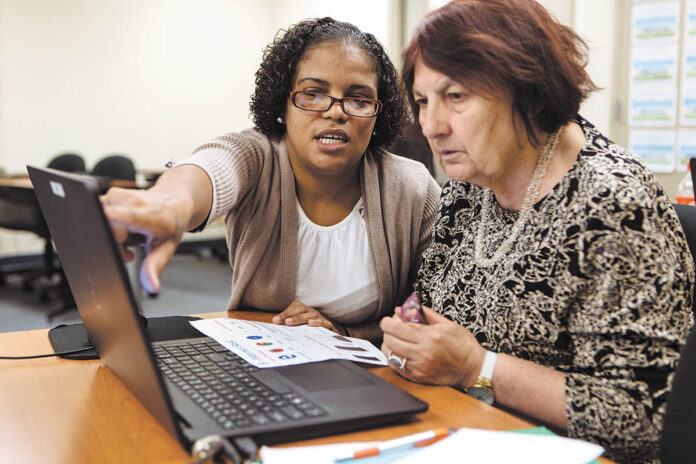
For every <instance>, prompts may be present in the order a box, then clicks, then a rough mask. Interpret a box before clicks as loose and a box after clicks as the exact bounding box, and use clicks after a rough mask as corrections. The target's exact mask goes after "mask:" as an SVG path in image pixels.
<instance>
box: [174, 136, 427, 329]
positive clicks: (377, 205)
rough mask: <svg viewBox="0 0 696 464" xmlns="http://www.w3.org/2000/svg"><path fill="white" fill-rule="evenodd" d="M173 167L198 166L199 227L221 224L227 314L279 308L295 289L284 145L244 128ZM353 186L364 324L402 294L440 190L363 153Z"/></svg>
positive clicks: (412, 166) (418, 169)
mask: <svg viewBox="0 0 696 464" xmlns="http://www.w3.org/2000/svg"><path fill="white" fill-rule="evenodd" d="M178 164H194V165H196V166H199V167H200V168H202V169H203V170H204V171H205V172H206V173H207V174H208V176H209V177H210V179H211V181H212V184H213V204H212V208H211V211H210V215H209V217H208V220H207V223H206V224H209V223H210V222H212V221H214V220H215V219H217V218H218V217H220V216H224V218H225V224H226V227H227V245H228V247H229V250H230V256H229V259H230V264H231V265H232V270H233V274H232V293H231V296H230V300H229V303H228V308H229V309H245V308H255V309H262V310H266V311H273V312H280V311H282V310H284V309H285V308H287V306H288V305H289V304H290V303H291V302H292V301H293V300H294V297H295V289H296V287H297V272H298V271H297V265H298V250H297V247H298V236H297V232H298V212H297V201H296V194H295V176H294V173H293V170H292V166H291V165H290V160H289V158H288V154H287V149H286V145H285V140H284V139H282V140H277V139H270V138H269V137H267V136H265V135H263V134H261V133H259V132H257V131H255V130H252V129H249V130H246V131H244V132H240V133H230V134H226V135H223V136H222V137H219V138H217V139H215V140H213V141H212V142H210V143H206V144H204V145H202V146H200V147H198V148H197V149H196V150H195V151H194V153H193V155H192V156H191V157H189V158H187V159H185V160H182V161H181V162H179V163H178ZM360 180H361V190H362V196H363V202H364V205H365V221H366V224H367V232H368V241H369V244H370V247H371V248H372V257H373V260H374V265H375V270H376V274H377V282H378V286H379V301H378V305H377V310H376V311H375V313H374V314H372V315H371V317H370V318H369V319H370V320H375V319H378V318H379V317H381V316H384V315H387V314H391V313H392V311H393V309H394V306H396V305H397V304H399V303H401V301H402V300H403V299H405V297H406V296H407V295H408V293H410V289H411V283H412V282H414V281H415V277H416V273H417V271H418V267H419V266H420V261H421V258H420V257H421V254H422V253H423V251H424V250H425V248H426V247H427V246H428V244H429V243H430V238H431V234H432V223H433V220H434V218H435V215H436V213H437V207H438V202H439V195H440V187H439V186H438V185H437V183H436V182H435V180H434V179H433V178H432V176H431V175H430V173H429V172H428V170H427V169H426V168H425V167H424V166H423V165H422V164H421V163H419V162H416V161H412V160H409V159H406V158H402V157H399V156H396V155H392V154H390V153H387V152H385V151H382V152H380V153H378V154H377V155H375V154H373V153H372V152H370V151H369V150H368V151H367V152H366V154H365V156H364V158H363V163H362V166H361V170H360Z"/></svg>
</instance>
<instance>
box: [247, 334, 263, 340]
mask: <svg viewBox="0 0 696 464" xmlns="http://www.w3.org/2000/svg"><path fill="white" fill-rule="evenodd" d="M247 338H248V339H249V340H258V339H260V338H263V337H262V336H261V335H249V336H248V337H247Z"/></svg>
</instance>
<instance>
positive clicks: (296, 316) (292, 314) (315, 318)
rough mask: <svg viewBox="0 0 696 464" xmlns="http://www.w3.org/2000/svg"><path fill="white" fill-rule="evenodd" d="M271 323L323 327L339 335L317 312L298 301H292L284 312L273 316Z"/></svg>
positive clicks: (334, 327) (338, 331)
mask: <svg viewBox="0 0 696 464" xmlns="http://www.w3.org/2000/svg"><path fill="white" fill-rule="evenodd" d="M273 323H274V324H285V325H302V324H307V325H311V326H312V327H324V328H326V329H329V330H333V331H334V332H336V333H340V330H338V328H337V327H336V326H335V325H334V323H333V322H331V321H330V320H328V319H327V318H326V317H324V316H323V315H322V314H321V313H320V312H319V311H318V310H316V309H314V308H312V307H311V306H307V305H306V304H304V303H302V302H300V301H293V302H292V303H290V306H288V307H287V308H286V309H285V311H283V312H281V313H279V314H278V315H276V316H274V317H273Z"/></svg>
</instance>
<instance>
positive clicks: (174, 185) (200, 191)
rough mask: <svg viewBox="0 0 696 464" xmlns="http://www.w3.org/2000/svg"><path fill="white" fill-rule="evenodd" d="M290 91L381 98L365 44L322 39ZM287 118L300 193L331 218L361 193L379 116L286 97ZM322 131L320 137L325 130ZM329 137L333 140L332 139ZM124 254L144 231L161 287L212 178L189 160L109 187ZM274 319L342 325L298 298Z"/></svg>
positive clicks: (148, 280) (373, 328)
mask: <svg viewBox="0 0 696 464" xmlns="http://www.w3.org/2000/svg"><path fill="white" fill-rule="evenodd" d="M292 90H293V91H310V90H311V91H316V92H321V93H326V94H328V95H331V96H333V97H336V98H343V97H348V96H355V97H363V98H372V99H377V98H378V95H377V74H376V73H375V72H374V70H373V69H372V64H371V61H370V59H369V56H368V55H367V54H366V52H365V51H363V50H361V49H359V48H356V47H354V46H351V45H347V46H346V45H344V44H338V43H334V42H324V43H320V44H316V45H314V46H313V47H311V48H310V49H308V50H307V51H306V52H305V55H304V57H303V59H302V60H301V61H300V63H299V64H298V67H297V75H296V76H295V79H294V82H293V86H292ZM284 120H285V124H286V131H287V132H286V140H287V147H288V155H289V158H290V163H291V164H292V168H293V171H294V173H295V185H296V193H297V198H298V201H299V202H300V205H301V206H302V209H303V210H304V212H305V214H306V215H307V217H308V218H309V219H310V220H312V222H314V223H316V224H319V225H322V226H330V225H334V224H337V223H339V222H340V221H341V220H343V219H344V218H345V217H346V216H348V214H350V212H351V211H352V209H353V207H354V206H355V203H356V202H357V201H358V199H359V198H360V195H361V191H360V179H359V167H360V162H361V161H362V155H363V153H364V152H365V150H366V149H367V146H368V144H369V142H370V138H371V136H372V131H373V129H374V125H375V121H376V118H374V117H373V118H357V117H353V116H349V115H347V114H346V113H344V112H343V110H342V108H341V106H340V105H339V104H334V105H333V106H332V107H331V108H329V109H328V110H327V111H324V112H311V111H305V110H302V109H299V108H297V107H295V106H294V105H293V104H292V102H291V101H290V99H289V98H288V102H287V106H286V110H285V115H284ZM322 136H323V138H322ZM326 137H329V138H330V139H331V140H330V141H329V140H327V138H326ZM102 203H103V205H104V211H105V213H106V215H107V217H108V218H109V221H110V222H111V225H112V228H113V230H114V234H115V236H116V239H117V241H118V242H119V243H120V244H121V245H122V253H123V256H124V259H126V260H132V259H133V257H134V254H133V252H132V250H130V249H129V247H130V246H131V245H133V244H134V243H135V242H137V241H138V239H144V240H145V242H146V249H147V252H148V253H147V256H146V257H145V259H144V261H143V266H142V268H141V271H140V276H141V282H143V285H144V286H145V288H146V289H147V290H148V291H151V292H157V291H158V290H159V288H160V282H159V276H160V275H161V273H162V271H163V270H164V267H165V266H166V265H167V263H169V261H170V260H171V259H172V257H173V255H174V251H175V250H176V247H177V245H178V244H179V242H180V241H181V237H182V236H183V234H184V232H186V231H187V230H191V229H193V228H196V227H197V226H198V225H200V224H201V223H202V222H203V221H205V219H206V217H207V216H208V213H209V211H210V209H211V207H212V184H211V182H210V179H209V178H208V176H207V174H205V172H204V171H203V170H202V169H200V168H198V167H196V166H190V165H184V166H179V167H175V168H173V169H170V170H169V171H167V172H166V173H165V174H164V175H162V176H161V177H160V179H158V181H157V184H156V185H155V186H153V187H152V188H150V189H148V190H145V191H137V190H127V189H119V188H112V189H110V190H109V191H108V193H107V194H106V196H105V197H104V199H103V201H102ZM273 322H274V323H276V324H285V325H299V324H309V325H312V326H320V327H325V328H327V329H330V330H334V331H338V329H337V328H336V327H335V326H334V324H333V323H332V322H331V321H329V320H328V319H327V318H325V317H324V316H323V315H322V314H321V312H319V311H318V310H317V309H315V308H312V307H309V306H307V305H305V304H303V303H302V302H299V301H294V302H293V303H291V304H290V305H289V306H288V308H286V309H285V310H284V311H282V312H281V313H279V314H278V315H277V316H275V317H274V318H273ZM379 333H380V330H379V327H378V325H377V323H364V324H358V325H355V326H351V335H355V336H361V337H365V338H371V337H372V338H374V337H376V336H378V334H379Z"/></svg>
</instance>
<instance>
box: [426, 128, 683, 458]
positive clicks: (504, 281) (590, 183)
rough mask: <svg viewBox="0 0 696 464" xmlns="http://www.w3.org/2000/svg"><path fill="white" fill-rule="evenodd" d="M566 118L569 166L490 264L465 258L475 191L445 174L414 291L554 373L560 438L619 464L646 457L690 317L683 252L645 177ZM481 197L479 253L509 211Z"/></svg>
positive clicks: (661, 196)
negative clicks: (483, 216)
mask: <svg viewBox="0 0 696 464" xmlns="http://www.w3.org/2000/svg"><path fill="white" fill-rule="evenodd" d="M577 122H578V123H579V124H580V125H581V126H582V128H583V130H584V132H585V137H586V141H585V145H584V146H583V148H582V150H581V152H580V155H579V157H578V159H577V161H576V163H575V165H574V166H573V168H572V169H571V170H570V171H569V172H568V173H567V174H566V175H565V176H564V177H563V179H562V180H561V181H560V182H559V183H558V185H556V186H555V187H554V189H553V190H552V191H551V192H549V193H548V194H547V195H546V196H545V197H544V198H543V199H541V200H540V201H539V202H538V203H537V204H536V205H535V210H534V213H533V215H532V219H531V220H530V221H529V222H528V223H527V224H526V226H524V228H523V231H522V233H521V234H520V237H519V239H518V240H517V242H516V243H514V244H513V246H512V248H511V249H510V251H509V253H508V255H507V256H506V257H504V258H503V259H502V260H501V261H499V262H498V263H497V264H495V265H494V266H493V267H490V268H479V267H477V266H476V264H475V263H474V259H473V256H474V238H475V236H476V231H477V228H478V227H479V219H480V210H481V203H482V199H483V192H484V190H485V189H484V188H482V187H479V186H477V185H473V184H470V183H466V182H457V181H450V182H448V184H447V185H446V186H445V188H444V190H443V192H442V197H441V201H440V210H439V214H438V217H437V219H436V221H435V224H434V226H433V231H434V236H433V242H432V244H431V245H430V247H429V248H428V250H427V251H426V252H425V254H424V255H423V265H422V267H421V270H420V285H421V286H422V290H423V299H424V303H425V304H427V305H428V306H432V307H433V308H434V309H435V310H436V311H438V312H439V313H440V314H442V315H444V316H446V317H448V318H449V319H451V320H453V321H455V322H457V323H459V324H461V325H463V326H465V327H466V328H468V329H469V330H470V331H471V332H472V333H473V334H474V335H475V336H476V338H477V339H478V341H479V343H481V345H482V346H483V347H485V348H487V349H490V350H493V351H496V352H501V353H507V354H510V355H513V356H516V357H518V358H522V359H526V360H530V361H533V362H536V363H539V364H543V365H546V366H550V367H553V368H555V369H557V370H560V371H563V372H565V373H566V376H565V378H566V380H565V387H566V414H567V421H568V434H569V436H571V437H576V438H582V439H586V440H589V441H592V442H595V443H599V444H601V445H602V446H604V447H605V448H606V449H607V453H606V456H607V457H609V458H612V459H616V460H618V461H622V462H624V461H625V462H638V461H649V460H651V459H655V458H657V455H658V445H659V436H660V430H661V429H662V419H663V415H664V410H665V400H666V395H667V393H668V390H669V385H670V384H671V378H672V374H673V372H674V369H675V367H676V363H677V359H678V357H679V351H680V346H681V344H683V343H684V342H685V339H686V334H687V331H688V328H689V327H690V325H691V323H692V315H691V301H692V286H693V284H694V269H693V260H692V258H691V255H690V253H689V249H688V247H687V245H686V241H685V237H684V233H683V231H682V228H681V225H680V224H679V220H678V218H677V216H676V213H675V212H674V210H673V208H672V206H671V203H670V201H669V199H668V197H667V196H666V194H665V193H664V191H663V189H662V187H661V186H660V185H659V184H658V182H657V181H656V179H655V178H654V176H653V175H652V174H651V173H650V172H649V171H648V170H647V169H646V168H645V167H644V166H643V165H642V164H641V163H640V161H638V159H637V158H636V157H634V156H633V155H631V154H630V153H628V152H627V151H626V150H625V149H624V148H622V147H620V146H618V145H616V144H614V143H613V142H611V141H610V140H608V139H607V138H605V137H604V136H603V135H601V134H600V133H599V132H598V131H597V129H596V128H595V127H594V126H592V125H591V124H590V123H589V122H587V121H585V120H584V119H582V118H580V117H578V119H577ZM492 204H493V207H492V209H491V213H490V214H489V223H488V224H487V225H486V234H485V237H486V239H485V240H484V244H485V246H486V247H487V248H486V250H487V251H486V256H491V255H492V253H493V252H494V251H495V250H496V249H497V247H498V246H500V243H501V242H502V241H503V239H504V238H505V236H506V235H507V234H508V233H509V231H510V229H511V226H512V224H513V223H514V221H515V219H516V217H517V214H518V212H517V211H514V210H506V209H504V208H502V207H501V206H500V205H498V203H497V202H492Z"/></svg>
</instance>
